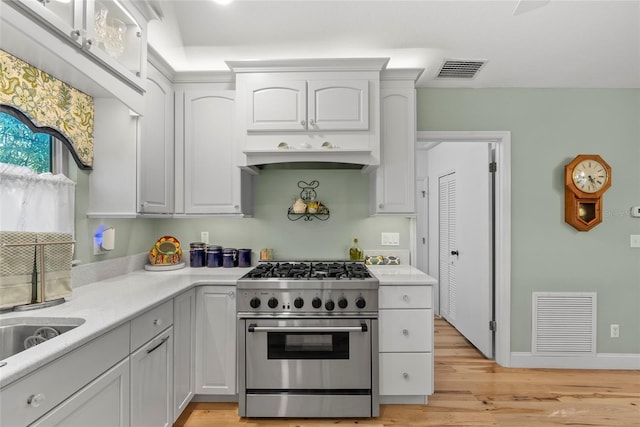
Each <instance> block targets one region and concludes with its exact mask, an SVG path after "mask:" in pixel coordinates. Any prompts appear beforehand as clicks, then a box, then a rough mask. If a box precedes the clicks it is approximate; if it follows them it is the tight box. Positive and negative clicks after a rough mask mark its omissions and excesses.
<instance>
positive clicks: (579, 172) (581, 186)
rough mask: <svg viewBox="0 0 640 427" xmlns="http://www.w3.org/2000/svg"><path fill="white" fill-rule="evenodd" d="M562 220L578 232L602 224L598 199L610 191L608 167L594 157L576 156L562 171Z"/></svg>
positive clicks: (599, 158) (600, 203)
mask: <svg viewBox="0 0 640 427" xmlns="http://www.w3.org/2000/svg"><path fill="white" fill-rule="evenodd" d="M564 170H565V177H564V220H565V221H566V222H567V223H568V224H570V225H571V226H573V227H574V228H575V229H576V230H579V231H589V230H591V229H592V228H593V227H595V226H596V225H598V224H600V223H601V222H602V195H603V194H604V192H605V191H607V190H608V189H609V187H611V167H610V166H609V165H608V164H607V162H605V161H604V160H603V159H602V157H600V156H598V155H597V154H580V155H578V156H576V157H575V159H573V160H572V161H571V163H569V164H568V165H566V166H565V167H564Z"/></svg>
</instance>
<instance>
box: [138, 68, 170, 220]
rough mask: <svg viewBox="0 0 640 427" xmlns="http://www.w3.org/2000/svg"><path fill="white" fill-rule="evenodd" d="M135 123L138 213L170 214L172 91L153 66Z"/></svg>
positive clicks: (167, 82)
mask: <svg viewBox="0 0 640 427" xmlns="http://www.w3.org/2000/svg"><path fill="white" fill-rule="evenodd" d="M139 123H140V141H139V145H138V155H139V164H138V186H139V192H138V209H139V212H141V213H173V180H174V178H173V170H174V169H173V159H174V144H173V141H174V135H173V123H174V111H173V88H172V87H171V83H170V82H169V81H168V80H167V79H166V77H164V76H163V75H162V74H161V73H160V72H159V71H157V70H156V69H155V68H153V67H150V68H149V73H148V77H147V92H146V94H145V110H144V112H143V114H142V117H140V120H139Z"/></svg>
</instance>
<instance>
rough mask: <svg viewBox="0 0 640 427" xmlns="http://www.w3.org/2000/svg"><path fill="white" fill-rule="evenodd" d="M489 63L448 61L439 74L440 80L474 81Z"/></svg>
mask: <svg viewBox="0 0 640 427" xmlns="http://www.w3.org/2000/svg"><path fill="white" fill-rule="evenodd" d="M486 62H487V61H464V60H457V59H456V60H446V61H444V63H443V64H442V67H441V68H440V72H439V73H438V78H439V79H472V78H474V77H475V76H476V74H477V73H478V71H479V70H480V68H482V66H483V65H484V64H485V63H486Z"/></svg>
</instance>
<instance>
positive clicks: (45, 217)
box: [0, 163, 76, 235]
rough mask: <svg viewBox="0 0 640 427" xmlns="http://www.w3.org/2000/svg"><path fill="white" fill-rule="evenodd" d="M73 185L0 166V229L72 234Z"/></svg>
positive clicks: (60, 177) (58, 177)
mask: <svg viewBox="0 0 640 427" xmlns="http://www.w3.org/2000/svg"><path fill="white" fill-rule="evenodd" d="M75 187H76V184H75V182H73V181H72V180H70V179H69V178H67V177H65V176H64V175H52V174H51V173H44V174H38V173H36V172H34V171H33V170H31V169H29V168H26V167H22V166H15V165H9V164H6V163H0V204H1V205H0V230H1V231H36V232H57V233H69V234H71V235H73V234H74V219H75V210H74V209H75Z"/></svg>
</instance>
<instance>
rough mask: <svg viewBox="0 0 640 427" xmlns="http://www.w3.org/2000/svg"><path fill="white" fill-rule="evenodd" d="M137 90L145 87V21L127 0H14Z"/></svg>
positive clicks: (145, 18)
mask: <svg viewBox="0 0 640 427" xmlns="http://www.w3.org/2000/svg"><path fill="white" fill-rule="evenodd" d="M13 3H14V4H15V5H18V6H19V7H21V8H22V9H23V10H26V11H27V12H29V13H30V14H31V15H32V16H33V17H35V18H36V19H37V20H38V21H39V22H42V23H44V24H45V25H46V26H47V27H48V28H49V29H51V30H53V31H54V32H55V33H57V34H58V35H61V36H62V37H63V38H64V39H65V40H67V41H68V42H70V43H71V44H73V45H75V46H76V47H78V48H81V49H82V50H83V51H84V52H86V53H87V54H88V55H89V56H90V57H92V58H93V59H94V60H97V61H98V62H99V63H100V64H102V66H105V67H107V68H108V69H109V70H110V71H111V72H113V73H115V74H116V75H118V76H119V78H121V79H124V81H126V82H127V83H128V84H130V85H132V86H133V87H134V88H136V89H137V90H140V91H143V90H144V83H145V77H146V63H147V22H148V20H149V17H145V16H144V15H143V14H142V13H141V12H140V10H139V9H138V8H137V7H135V6H134V4H133V2H131V1H128V0H120V1H115V0H99V1H98V0H85V1H82V0H68V1H57V0H13Z"/></svg>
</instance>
